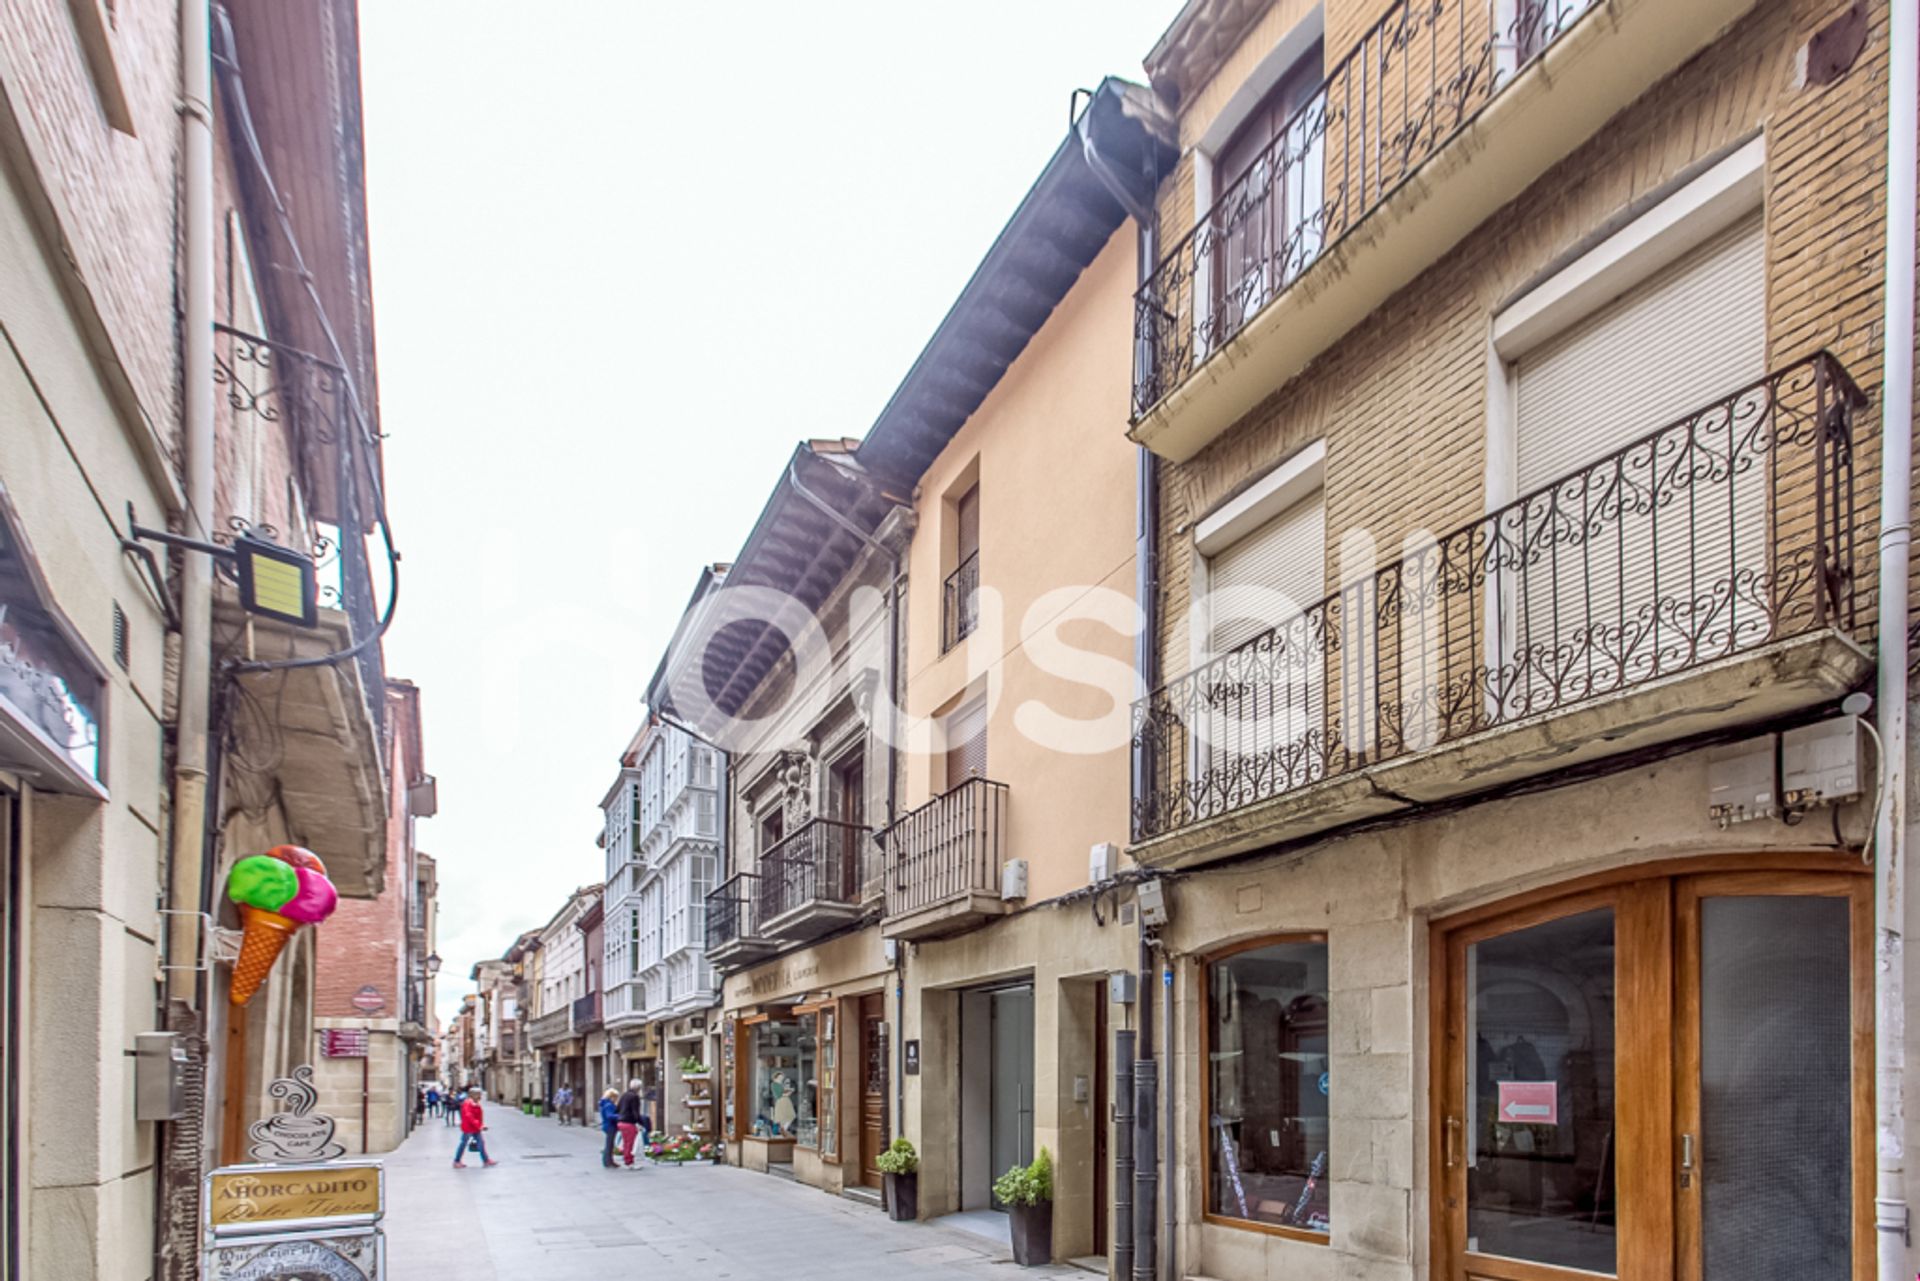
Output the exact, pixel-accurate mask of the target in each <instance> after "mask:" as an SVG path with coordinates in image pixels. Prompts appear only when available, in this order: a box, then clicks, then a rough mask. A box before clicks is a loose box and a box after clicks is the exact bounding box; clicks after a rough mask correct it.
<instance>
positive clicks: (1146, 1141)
mask: <svg viewBox="0 0 1920 1281" xmlns="http://www.w3.org/2000/svg"><path fill="white" fill-rule="evenodd" d="M1153 971H1154V965H1153V943H1152V941H1151V940H1150V939H1149V938H1148V936H1147V932H1146V927H1145V926H1142V927H1141V930H1140V987H1139V1005H1140V1041H1139V1046H1138V1050H1137V1057H1136V1058H1135V1060H1134V1064H1133V1281H1154V1277H1155V1274H1156V1272H1157V1270H1158V1263H1159V1257H1160V1256H1159V1243H1158V1238H1157V1233H1156V1232H1155V1226H1156V1225H1155V1222H1154V1206H1155V1204H1156V1199H1157V1195H1158V1189H1159V1170H1158V1168H1157V1167H1158V1153H1159V1142H1160V1140H1159V1133H1160V1131H1159V1124H1158V1122H1159V1105H1160V1097H1159V1096H1160V1065H1159V1063H1158V1062H1156V1061H1155V1059H1154V1057H1153ZM1117 1275H1118V1274H1116V1276H1117Z"/></svg>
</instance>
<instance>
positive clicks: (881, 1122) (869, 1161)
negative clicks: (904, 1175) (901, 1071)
mask: <svg viewBox="0 0 1920 1281" xmlns="http://www.w3.org/2000/svg"><path fill="white" fill-rule="evenodd" d="M886 1014H887V999H886V997H885V996H884V995H883V994H882V993H879V992H873V993H870V994H868V995H867V996H863V997H861V998H860V1181H861V1182H862V1183H864V1184H866V1185H867V1186H868V1187H870V1188H877V1187H879V1186H880V1170H879V1167H878V1165H877V1164H876V1163H877V1162H878V1161H879V1159H880V1153H881V1152H882V1151H884V1150H885V1148H886V1146H887V1023H886Z"/></svg>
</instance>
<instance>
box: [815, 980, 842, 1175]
mask: <svg viewBox="0 0 1920 1281" xmlns="http://www.w3.org/2000/svg"><path fill="white" fill-rule="evenodd" d="M833 1032H834V1018H833V1011H832V1010H822V1011H820V1060H819V1072H818V1078H819V1085H818V1087H817V1090H816V1092H817V1093H818V1095H819V1098H820V1107H819V1112H820V1116H819V1120H820V1155H821V1156H823V1157H836V1156H838V1155H839V1154H840V1136H839V1135H838V1134H837V1133H836V1131H837V1130H838V1129H839V1122H838V1121H837V1120H836V1119H835V1118H836V1117H837V1116H838V1115H839V1114H838V1113H837V1112H835V1111H834V1107H833V1087H834V1078H835V1077H836V1076H837V1075H838V1073H837V1072H836V1071H835V1066H836V1060H835V1058H834V1054H835V1048H834V1039H833Z"/></svg>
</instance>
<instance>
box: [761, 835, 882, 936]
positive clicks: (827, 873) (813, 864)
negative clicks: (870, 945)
mask: <svg viewBox="0 0 1920 1281" xmlns="http://www.w3.org/2000/svg"><path fill="white" fill-rule="evenodd" d="M871 839H872V834H871V832H870V831H869V830H868V829H867V828H864V827H856V826H854V825H853V824H851V823H841V822H838V821H836V820H834V819H828V818H816V819H809V820H808V821H807V822H805V823H802V824H801V825H800V826H799V827H797V828H795V829H794V830H793V834H792V835H790V836H788V837H787V838H786V839H784V840H782V841H780V842H779V843H778V844H776V845H774V846H773V847H772V848H770V849H768V850H767V852H766V853H764V854H762V855H761V856H760V884H759V887H758V889H757V891H756V892H757V893H758V895H759V900H760V902H759V918H760V921H761V922H762V931H763V932H764V933H765V934H766V935H767V936H768V937H770V938H775V939H779V940H781V941H782V942H795V941H799V940H803V939H811V938H818V937H819V936H820V935H822V934H827V933H830V932H831V931H833V930H836V929H838V928H840V927H841V926H842V925H845V924H847V923H848V922H849V921H854V920H858V919H859V917H860V887H861V885H862V883H863V881H864V879H865V876H864V873H865V870H866V869H865V863H866V861H867V860H866V857H865V856H866V851H867V847H868V844H869V842H870V841H871Z"/></svg>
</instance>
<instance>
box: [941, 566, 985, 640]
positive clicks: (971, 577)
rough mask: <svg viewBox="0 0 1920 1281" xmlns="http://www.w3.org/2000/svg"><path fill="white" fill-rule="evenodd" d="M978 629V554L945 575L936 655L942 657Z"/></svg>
mask: <svg viewBox="0 0 1920 1281" xmlns="http://www.w3.org/2000/svg"><path fill="white" fill-rule="evenodd" d="M979 625H980V553H979V552H974V553H973V554H972V555H970V556H968V557H967V558H966V559H965V560H963V561H961V562H960V564H959V565H958V566H957V567H956V568H955V569H954V571H953V572H952V573H951V574H948V575H947V579H946V582H945V583H944V584H942V586H941V589H940V652H941V653H942V654H944V653H946V652H947V651H948V650H950V649H952V648H953V647H954V646H955V645H958V644H959V643H960V642H961V641H963V640H965V639H966V638H967V637H969V636H971V635H973V629H974V628H976V627H978V626H979Z"/></svg>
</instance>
